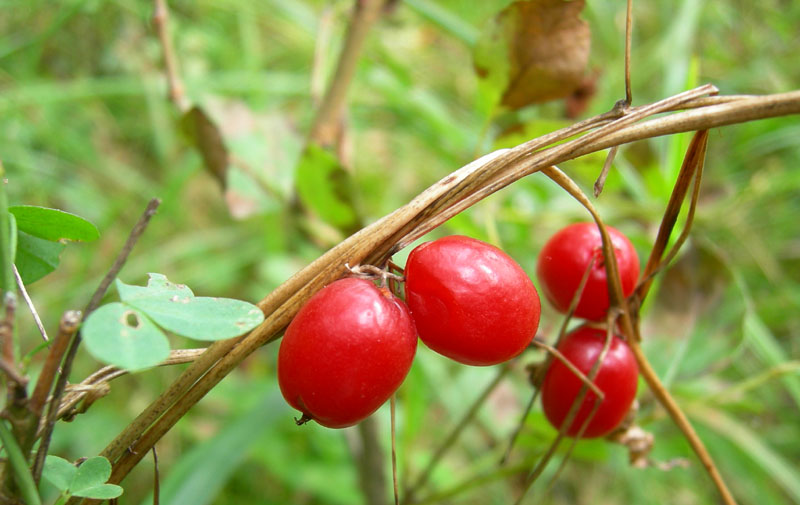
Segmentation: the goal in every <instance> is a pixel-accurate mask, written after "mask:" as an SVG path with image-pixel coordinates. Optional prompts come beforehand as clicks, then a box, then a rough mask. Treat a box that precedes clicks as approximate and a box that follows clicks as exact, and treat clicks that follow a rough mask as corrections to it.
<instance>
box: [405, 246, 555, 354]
mask: <svg viewBox="0 0 800 505" xmlns="http://www.w3.org/2000/svg"><path fill="white" fill-rule="evenodd" d="M405 277H406V283H405V292H406V303H408V307H409V310H410V311H411V316H412V317H413V318H414V323H415V324H416V326H417V332H418V333H419V336H420V339H422V341H423V342H425V344H426V345H427V346H428V347H430V348H431V349H433V350H434V351H436V352H438V353H440V354H443V355H445V356H447V357H449V358H452V359H454V360H456V361H458V362H460V363H465V364H468V365H494V364H496V363H501V362H503V361H507V360H509V359H511V358H513V357H514V356H516V355H518V354H519V353H521V352H522V351H523V350H524V349H525V348H526V347H527V346H528V344H530V342H531V340H532V339H533V337H534V336H535V335H536V330H537V328H538V326H539V313H540V311H541V306H540V304H539V295H538V293H537V292H536V288H535V287H534V286H533V282H531V280H530V278H529V277H528V275H527V274H526V273H525V271H523V270H522V268H521V267H520V266H519V265H518V264H517V263H516V262H515V261H514V260H513V259H512V258H511V257H510V256H508V255H507V254H506V253H504V252H503V251H501V250H500V249H498V248H496V247H494V246H492V245H490V244H487V243H485V242H481V241H480V240H476V239H473V238H469V237H463V236H460V235H453V236H449V237H444V238H441V239H438V240H435V241H433V242H426V243H424V244H422V245H420V246H418V247H417V248H416V249H414V250H413V251H411V254H410V255H409V256H408V261H407V262H406V268H405Z"/></svg>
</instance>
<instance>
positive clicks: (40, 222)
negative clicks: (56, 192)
mask: <svg viewBox="0 0 800 505" xmlns="http://www.w3.org/2000/svg"><path fill="white" fill-rule="evenodd" d="M8 211H9V212H10V213H11V214H13V215H14V217H15V218H16V220H17V229H18V230H19V231H23V232H25V233H28V234H30V235H33V236H34V237H39V238H43V239H45V240H50V241H53V242H55V241H57V240H62V239H65V240H80V241H84V242H86V241H90V240H97V238H98V237H100V233H99V232H98V231H97V227H96V226H95V225H93V224H92V223H90V222H89V221H87V220H86V219H84V218H82V217H80V216H76V215H75V214H70V213H69V212H64V211H63V210H58V209H48V208H47V207H37V206H35V205H12V206H10V207H9V208H8Z"/></svg>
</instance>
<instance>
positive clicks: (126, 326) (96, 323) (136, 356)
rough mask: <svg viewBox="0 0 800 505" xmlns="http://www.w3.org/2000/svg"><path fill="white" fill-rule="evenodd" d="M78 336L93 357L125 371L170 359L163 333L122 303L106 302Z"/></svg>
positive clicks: (144, 317)
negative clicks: (81, 337)
mask: <svg viewBox="0 0 800 505" xmlns="http://www.w3.org/2000/svg"><path fill="white" fill-rule="evenodd" d="M81 333H82V335H83V342H84V344H86V349H87V350H88V351H89V353H90V354H91V355H92V356H94V357H95V358H97V359H98V360H100V361H103V362H105V363H109V364H112V365H115V366H118V367H120V368H125V369H127V370H132V371H133V370H141V369H143V368H148V367H151V366H155V365H157V364H158V363H160V362H161V361H163V360H165V359H166V358H167V357H168V356H169V341H167V337H166V336H165V335H164V333H163V332H162V331H161V330H159V329H158V327H157V326H156V325H154V324H153V323H152V322H151V321H150V319H148V318H147V317H146V316H145V315H144V314H142V313H140V312H139V311H137V310H135V309H134V308H132V307H130V306H129V305H125V304H123V303H109V304H108V305H103V306H102V307H100V308H99V309H97V310H95V311H94V312H92V313H91V314H90V315H89V317H88V318H87V319H86V322H85V323H84V324H83V329H82V331H81Z"/></svg>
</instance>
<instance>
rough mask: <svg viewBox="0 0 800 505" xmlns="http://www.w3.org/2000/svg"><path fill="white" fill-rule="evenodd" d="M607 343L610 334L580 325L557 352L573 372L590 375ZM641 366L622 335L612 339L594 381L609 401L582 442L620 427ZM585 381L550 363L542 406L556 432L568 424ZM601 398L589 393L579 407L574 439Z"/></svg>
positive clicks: (571, 430) (559, 364)
mask: <svg viewBox="0 0 800 505" xmlns="http://www.w3.org/2000/svg"><path fill="white" fill-rule="evenodd" d="M605 340H606V332H605V331H604V330H598V329H595V328H589V327H581V328H578V329H577V330H575V331H573V332H571V333H569V334H567V335H565V336H564V338H563V339H562V340H561V343H560V344H559V345H558V350H559V351H560V352H561V354H563V355H564V357H565V358H566V359H567V360H568V361H569V362H570V363H572V364H573V365H574V366H575V368H577V369H578V370H580V371H581V372H583V374H584V375H587V376H588V374H589V372H590V371H591V369H592V367H593V366H594V364H595V362H596V361H597V359H598V357H599V356H600V353H601V351H602V350H603V346H604V344H605ZM638 376H639V367H638V366H637V365H636V359H635V358H634V356H633V353H632V352H631V350H630V348H628V345H627V344H626V343H625V342H624V341H622V340H621V339H620V338H619V337H617V336H614V337H612V340H611V345H610V346H609V349H608V353H607V354H606V356H605V359H604V360H603V362H602V363H601V365H600V368H599V369H598V372H597V375H596V376H595V379H594V383H595V385H596V386H597V388H598V389H599V390H600V391H602V392H603V395H605V398H604V399H603V401H602V402H601V403H600V406H599V408H598V410H597V412H595V414H594V416H593V417H592V419H591V421H589V424H588V426H587V428H586V431H584V433H583V435H582V438H593V437H601V436H604V435H607V434H609V433H610V432H612V431H613V430H614V428H616V427H617V426H619V424H620V423H621V422H622V420H623V419H624V418H625V415H626V414H627V413H628V410H630V408H631V404H632V403H633V400H634V398H636V386H637V381H638ZM582 385H583V382H582V381H581V379H580V378H579V377H578V376H577V375H575V374H574V373H573V372H572V371H571V370H570V369H569V368H567V366H566V365H565V364H564V363H562V362H561V361H559V360H558V359H556V358H553V361H552V362H551V364H550V368H549V369H548V370H547V373H546V374H545V377H544V381H543V382H542V407H543V409H544V413H545V416H547V419H548V420H549V421H550V424H552V425H553V426H554V427H555V428H556V429H559V428H560V427H561V425H562V424H563V423H564V421H565V420H566V417H567V414H568V413H569V410H570V408H571V407H572V402H573V401H575V399H576V398H577V397H578V393H579V392H580V389H581V386H582ZM596 399H597V395H596V394H595V393H594V392H592V391H591V390H590V391H588V392H587V394H586V396H585V397H584V399H583V402H582V403H581V406H580V407H579V409H578V413H577V415H576V416H575V418H574V419H573V421H572V424H571V425H570V427H569V428H568V429H567V431H566V433H567V435H569V436H571V437H574V436H575V435H577V434H578V432H579V431H580V428H581V426H582V425H583V423H584V421H586V419H587V418H588V417H589V414H590V413H591V412H592V408H593V407H594V402H595V400H596Z"/></svg>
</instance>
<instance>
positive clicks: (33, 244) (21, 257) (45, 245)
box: [15, 231, 65, 284]
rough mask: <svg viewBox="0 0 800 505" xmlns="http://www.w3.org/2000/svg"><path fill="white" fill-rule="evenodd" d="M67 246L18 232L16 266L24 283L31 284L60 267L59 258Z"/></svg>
mask: <svg viewBox="0 0 800 505" xmlns="http://www.w3.org/2000/svg"><path fill="white" fill-rule="evenodd" d="M64 247H65V245H64V244H62V243H60V242H51V241H49V240H45V239H41V238H38V237H34V236H33V235H29V234H27V233H25V232H23V231H19V232H17V254H16V258H15V264H16V265H17V270H19V275H20V277H22V282H24V283H25V284H30V283H32V282H36V281H38V280H39V279H41V278H42V277H44V276H45V275H47V274H49V273H50V272H52V271H53V270H55V269H56V267H57V266H58V261H59V259H58V257H59V256H60V255H61V251H63V250H64Z"/></svg>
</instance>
